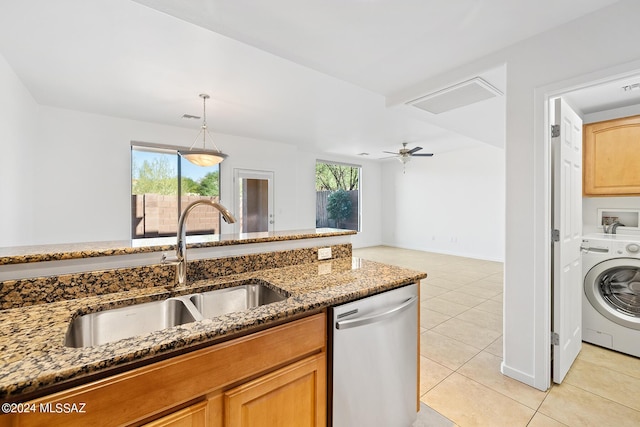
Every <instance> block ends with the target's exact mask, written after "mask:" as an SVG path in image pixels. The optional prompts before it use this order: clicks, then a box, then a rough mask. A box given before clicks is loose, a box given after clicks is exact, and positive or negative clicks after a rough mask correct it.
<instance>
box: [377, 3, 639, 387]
mask: <svg viewBox="0 0 640 427" xmlns="http://www.w3.org/2000/svg"><path fill="white" fill-rule="evenodd" d="M637 16H640V2H637V1H635V0H621V1H619V2H617V3H615V4H613V5H612V6H610V7H607V8H604V9H602V10H600V11H598V12H595V13H592V14H589V15H586V16H584V17H582V18H580V19H578V20H575V21H572V22H570V23H568V24H565V25H563V26H561V27H559V28H556V29H553V30H550V31H548V32H546V33H544V34H541V35H539V36H536V37H533V38H531V39H528V40H525V41H523V42H520V43H517V44H515V45H512V46H511V47H509V48H506V49H503V50H501V51H499V52H496V53H494V54H491V55H488V56H485V57H483V58H480V59H479V60H477V61H473V62H470V63H468V64H466V65H463V66H461V67H458V68H456V69H454V70H449V71H448V72H447V73H443V74H441V75H439V76H436V77H434V78H432V79H429V80H428V81H424V82H422V83H420V84H418V85H415V86H413V87H410V88H406V89H405V90H403V91H402V93H398V94H395V95H394V96H393V97H390V101H389V104H391V105H393V102H402V101H403V100H406V99H407V98H406V97H407V96H410V94H411V93H427V92H429V91H434V90H437V89H438V88H442V87H446V86H448V85H450V84H452V83H455V82H459V81H463V80H466V79H468V78H470V77H473V76H475V75H478V73H481V72H482V71H483V70H487V69H491V68H493V67H496V66H499V65H501V64H506V65H507V90H506V103H507V129H506V145H505V153H506V167H505V170H506V193H505V197H506V218H505V219H506V240H505V242H506V246H505V289H504V335H503V340H504V357H503V364H502V371H503V372H504V373H505V374H507V375H509V376H511V377H513V378H516V379H518V380H520V381H523V382H525V383H527V384H530V385H532V386H535V387H537V388H539V389H546V388H547V387H548V386H549V370H550V350H549V349H550V348H551V347H550V341H549V335H550V328H551V316H550V310H549V309H550V304H551V303H550V301H551V295H550V277H551V257H550V248H551V242H550V229H551V226H550V224H551V223H550V170H549V151H548V145H547V144H546V142H545V141H546V139H545V136H546V135H547V134H548V130H547V129H546V128H545V124H546V123H545V103H544V101H545V95H546V94H549V93H551V92H554V91H556V93H557V92H558V91H560V90H561V89H564V90H565V91H567V90H568V89H575V88H576V87H577V86H579V85H584V84H586V83H588V82H592V81H596V80H598V79H603V78H605V77H606V76H607V75H612V74H616V73H623V72H629V71H631V70H634V69H635V70H639V69H640V63H639V62H638V58H640V45H638V44H637V43H632V42H631V41H633V40H638V39H639V38H640V25H638V24H637Z"/></svg>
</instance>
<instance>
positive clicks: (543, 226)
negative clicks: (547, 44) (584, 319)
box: [533, 61, 640, 390]
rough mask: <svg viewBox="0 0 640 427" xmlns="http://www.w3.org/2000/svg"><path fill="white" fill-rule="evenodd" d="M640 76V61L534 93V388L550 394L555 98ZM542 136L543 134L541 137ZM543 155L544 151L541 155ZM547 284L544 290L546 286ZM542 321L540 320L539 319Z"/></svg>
mask: <svg viewBox="0 0 640 427" xmlns="http://www.w3.org/2000/svg"><path fill="white" fill-rule="evenodd" d="M637 75H640V61H634V62H631V63H627V64H623V65H620V66H616V67H612V68H608V69H605V70H600V71H597V72H593V73H589V74H585V75H581V76H578V77H575V78H572V79H568V80H563V81H559V82H556V83H553V84H550V85H547V86H543V87H539V88H536V89H535V90H534V125H535V126H534V132H535V135H534V138H535V140H537V141H542V143H543V151H542V152H541V153H542V158H539V157H534V162H536V163H538V164H539V166H537V167H536V168H535V171H536V177H535V182H536V183H538V184H539V185H540V187H541V190H540V191H542V193H543V203H544V206H543V208H544V212H545V215H544V217H543V218H541V220H540V221H539V222H536V224H534V227H535V228H536V229H537V232H536V233H535V234H536V241H535V242H534V245H535V247H536V248H537V249H536V251H535V255H536V257H538V256H539V257H540V259H541V260H542V262H543V264H544V267H543V270H542V271H536V277H537V279H536V280H535V283H540V284H541V286H537V287H536V289H535V290H534V305H535V306H536V307H540V311H539V312H538V313H536V320H535V323H534V329H535V334H534V339H535V345H534V349H535V351H534V353H535V354H534V365H535V366H534V372H535V375H534V378H533V380H534V387H536V388H537V389H539V390H547V389H549V387H550V386H551V365H552V359H551V350H552V349H551V313H552V306H551V277H552V274H553V269H552V262H551V261H552V256H553V253H552V250H551V247H552V238H551V224H552V213H553V212H552V210H551V206H552V203H551V202H552V200H551V198H552V196H553V193H552V191H551V190H552V189H551V185H552V181H551V178H552V173H553V168H552V164H551V132H550V129H551V121H550V117H549V114H550V104H549V103H550V102H551V100H552V99H554V98H558V97H562V95H564V94H566V93H568V92H572V91H575V90H579V89H586V88H589V87H593V86H598V85H601V84H604V83H608V82H611V81H613V80H618V79H622V78H625V77H631V76H637ZM540 132H541V133H542V134H541V135H540ZM537 153H540V151H537ZM543 284H544V286H542V285H543ZM538 315H540V316H541V317H540V318H538V317H537V316H538Z"/></svg>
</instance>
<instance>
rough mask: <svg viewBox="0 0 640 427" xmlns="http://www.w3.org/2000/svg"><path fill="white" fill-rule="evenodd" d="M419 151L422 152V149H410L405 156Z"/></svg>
mask: <svg viewBox="0 0 640 427" xmlns="http://www.w3.org/2000/svg"><path fill="white" fill-rule="evenodd" d="M420 150H422V147H416V148H412V149H411V150H409V151H407V154H413V153H415V152H416V151H420Z"/></svg>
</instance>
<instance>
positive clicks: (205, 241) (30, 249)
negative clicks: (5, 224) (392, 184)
mask: <svg viewBox="0 0 640 427" xmlns="http://www.w3.org/2000/svg"><path fill="white" fill-rule="evenodd" d="M353 234H356V232H355V231H353V230H340V229H334V228H313V229H307V230H286V231H272V232H264V233H241V234H221V235H220V234H214V235H206V236H188V237H187V247H188V248H206V247H216V246H230V245H245V244H250V243H267V242H281V241H286V240H301V239H313V238H320V237H334V236H346V235H353ZM175 242H176V238H175V237H162V238H151V239H140V240H134V241H130V240H122V241H109V242H92V243H69V244H59V245H38V246H14V247H5V248H0V265H8V264H22V263H29V262H43V261H59V260H68V259H79V258H92V257H103V256H112V255H128V254H136V253H146V252H158V251H174V250H175Z"/></svg>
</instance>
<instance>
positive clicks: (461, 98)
mask: <svg viewBox="0 0 640 427" xmlns="http://www.w3.org/2000/svg"><path fill="white" fill-rule="evenodd" d="M501 95H502V92H500V91H499V90H498V89H496V88H495V87H493V86H492V85H491V84H489V83H487V82H486V81H485V80H483V79H481V78H480V77H475V78H473V79H471V80H467V81H464V82H462V83H458V84H456V85H453V86H450V87H448V88H445V89H442V90H439V91H437V92H433V93H430V94H428V95H424V96H421V97H420V98H417V99H414V100H413V101H409V102H407V105H413V106H414V107H416V108H419V109H421V110H424V111H428V112H430V113H433V114H440V113H444V112H446V111H451V110H455V109H456V108H460V107H464V106H466V105H471V104H475V103H476V102H480V101H484V100H485V99H490V98H494V97H496V96H501Z"/></svg>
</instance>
